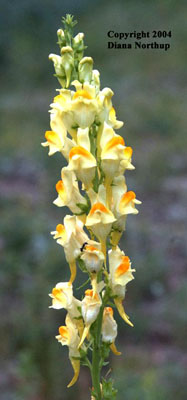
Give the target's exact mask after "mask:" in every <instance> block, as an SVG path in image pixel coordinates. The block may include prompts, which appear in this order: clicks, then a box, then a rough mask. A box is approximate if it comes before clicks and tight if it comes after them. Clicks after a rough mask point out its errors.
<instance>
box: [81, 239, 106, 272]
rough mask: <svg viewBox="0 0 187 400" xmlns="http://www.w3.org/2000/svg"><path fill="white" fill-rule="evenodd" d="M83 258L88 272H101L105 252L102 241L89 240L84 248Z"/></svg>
mask: <svg viewBox="0 0 187 400" xmlns="http://www.w3.org/2000/svg"><path fill="white" fill-rule="evenodd" d="M81 259H82V260H83V261H84V263H85V266H86V269H87V270H88V272H90V273H97V272H99V271H100V269H101V268H102V265H103V262H104V254H103V253H102V251H101V245H100V243H98V242H95V241H94V240H89V242H88V243H87V244H86V245H85V247H84V249H83V252H82V255H81Z"/></svg>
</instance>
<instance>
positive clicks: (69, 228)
mask: <svg viewBox="0 0 187 400" xmlns="http://www.w3.org/2000/svg"><path fill="white" fill-rule="evenodd" d="M51 234H52V235H54V239H57V243H58V244H60V245H61V246H63V247H64V252H65V256H66V259H67V261H68V263H69V266H70V271H71V277H70V283H73V281H74V280H75V277H76V258H77V257H78V256H79V255H80V252H81V247H82V245H83V243H85V242H87V241H88V240H89V238H88V236H87V235H86V233H85V232H84V230H83V223H82V221H81V220H80V219H79V218H78V217H76V216H71V215H66V217H65V218H64V225H62V224H58V225H57V227H56V230H55V231H53V232H51Z"/></svg>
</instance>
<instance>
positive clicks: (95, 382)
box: [91, 293, 108, 400]
mask: <svg viewBox="0 0 187 400" xmlns="http://www.w3.org/2000/svg"><path fill="white" fill-rule="evenodd" d="M107 300H108V294H107V293H105V295H104V298H103V299H102V306H101V308H100V312H99V315H98V319H97V322H96V327H95V336H94V343H93V353H92V370H91V375H92V386H93V388H94V392H95V394H96V396H97V397H96V400H101V399H102V395H101V387H100V373H101V368H102V366H101V328H102V320H103V311H104V307H105V305H106V303H107Z"/></svg>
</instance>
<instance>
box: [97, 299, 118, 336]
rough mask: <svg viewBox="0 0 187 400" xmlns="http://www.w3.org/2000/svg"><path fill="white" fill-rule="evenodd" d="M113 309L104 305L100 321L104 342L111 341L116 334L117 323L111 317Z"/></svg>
mask: <svg viewBox="0 0 187 400" xmlns="http://www.w3.org/2000/svg"><path fill="white" fill-rule="evenodd" d="M113 314H114V312H113V309H112V308H111V307H105V308H104V312H103V322H102V330H101V333H102V341H103V342H106V343H113V342H114V341H115V338H116V336H117V330H118V329H117V323H116V321H115V319H114V317H113Z"/></svg>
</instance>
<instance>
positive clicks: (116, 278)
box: [108, 247, 135, 326]
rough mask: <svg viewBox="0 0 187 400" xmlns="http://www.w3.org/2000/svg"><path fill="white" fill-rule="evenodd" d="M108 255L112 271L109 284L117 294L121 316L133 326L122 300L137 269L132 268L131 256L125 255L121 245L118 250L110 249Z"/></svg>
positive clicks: (116, 300)
mask: <svg viewBox="0 0 187 400" xmlns="http://www.w3.org/2000/svg"><path fill="white" fill-rule="evenodd" d="M108 257H109V271H110V274H109V284H110V287H111V289H112V292H113V294H114V295H115V296H117V298H115V299H114V302H115V304H116V307H117V309H118V311H119V314H120V315H121V317H122V318H123V319H124V320H125V321H126V322H127V323H128V324H129V325H131V326H132V323H131V322H130V321H129V318H128V316H127V315H126V313H125V311H124V309H123V306H122V300H123V299H124V297H125V291H126V285H127V283H128V282H130V281H131V280H133V279H134V276H133V275H132V272H135V269H131V262H130V259H129V257H127V256H125V253H124V252H123V251H121V250H120V249H119V247H117V249H116V250H109V252H108Z"/></svg>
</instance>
